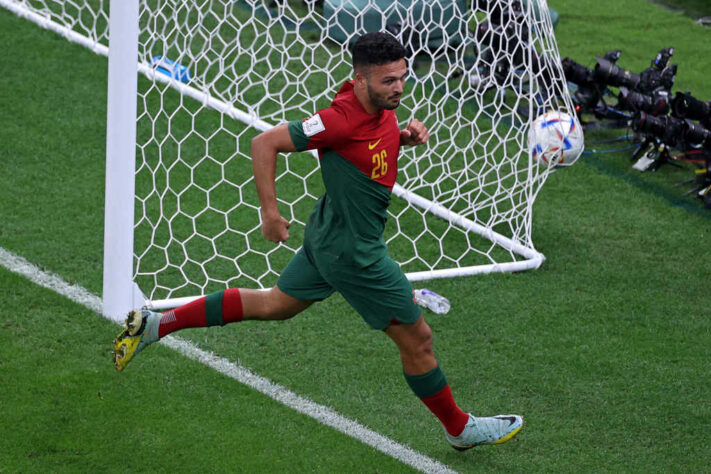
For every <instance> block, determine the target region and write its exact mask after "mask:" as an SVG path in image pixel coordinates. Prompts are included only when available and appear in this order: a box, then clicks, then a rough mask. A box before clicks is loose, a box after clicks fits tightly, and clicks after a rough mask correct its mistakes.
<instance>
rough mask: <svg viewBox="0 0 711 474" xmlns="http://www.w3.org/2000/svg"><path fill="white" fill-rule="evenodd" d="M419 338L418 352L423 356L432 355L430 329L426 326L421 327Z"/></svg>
mask: <svg viewBox="0 0 711 474" xmlns="http://www.w3.org/2000/svg"><path fill="white" fill-rule="evenodd" d="M419 337H420V345H419V352H421V353H423V354H432V353H433V350H432V329H431V328H430V327H429V326H428V325H427V324H423V325H422V328H421V329H420V332H419Z"/></svg>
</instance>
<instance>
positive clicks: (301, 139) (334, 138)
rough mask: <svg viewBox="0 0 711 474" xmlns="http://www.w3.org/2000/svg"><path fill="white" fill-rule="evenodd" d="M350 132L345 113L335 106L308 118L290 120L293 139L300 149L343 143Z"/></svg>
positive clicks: (328, 146)
mask: <svg viewBox="0 0 711 474" xmlns="http://www.w3.org/2000/svg"><path fill="white" fill-rule="evenodd" d="M350 132H351V127H349V126H348V120H347V118H346V116H345V114H344V113H342V112H341V111H340V110H338V109H336V108H333V107H329V108H327V109H322V110H319V111H318V113H316V114H315V115H313V116H311V117H309V118H307V119H303V120H294V121H293V122H289V134H290V135H291V141H292V142H294V146H295V147H296V149H297V150H298V151H304V150H313V149H315V148H331V147H332V146H334V145H336V144H342V143H343V141H344V140H345V139H347V138H348V137H349V135H350Z"/></svg>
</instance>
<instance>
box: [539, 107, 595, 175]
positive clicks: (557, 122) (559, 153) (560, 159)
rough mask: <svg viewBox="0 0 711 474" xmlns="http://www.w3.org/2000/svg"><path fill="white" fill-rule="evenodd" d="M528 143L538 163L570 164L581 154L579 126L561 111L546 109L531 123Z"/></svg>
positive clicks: (583, 145) (573, 119) (572, 118)
mask: <svg viewBox="0 0 711 474" xmlns="http://www.w3.org/2000/svg"><path fill="white" fill-rule="evenodd" d="M528 146H529V149H530V150H531V155H532V156H533V159H534V160H536V161H537V162H538V164H539V165H542V166H570V165H572V164H573V163H575V162H576V160H577V159H578V158H579V157H580V155H581V154H582V153H583V149H584V147H585V140H584V137H583V128H582V127H581V126H580V122H578V119H577V118H576V117H573V116H570V115H568V114H567V113H565V112H557V111H551V112H546V113H544V114H543V115H539V116H538V118H536V120H534V121H533V123H532V124H531V128H530V130H529V132H528Z"/></svg>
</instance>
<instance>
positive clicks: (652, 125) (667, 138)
mask: <svg viewBox="0 0 711 474" xmlns="http://www.w3.org/2000/svg"><path fill="white" fill-rule="evenodd" d="M632 128H633V129H634V130H635V131H636V132H640V133H644V134H646V135H652V136H654V137H656V138H658V139H660V140H661V141H662V142H663V143H665V144H667V145H669V146H675V145H677V144H679V145H693V146H698V147H703V148H704V149H706V150H711V131H709V130H708V129H707V128H705V127H704V126H703V125H701V124H698V123H695V122H692V121H691V120H689V119H680V118H676V117H672V116H671V115H662V116H661V117H654V116H653V115H649V114H647V113H645V112H640V113H638V114H637V115H635V117H634V119H633V120H632Z"/></svg>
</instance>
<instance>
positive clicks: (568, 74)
mask: <svg viewBox="0 0 711 474" xmlns="http://www.w3.org/2000/svg"><path fill="white" fill-rule="evenodd" d="M561 64H562V65H563V74H564V75H565V80H566V81H568V82H572V83H573V84H577V85H579V86H582V85H588V84H591V83H592V82H593V72H592V70H590V69H588V68H586V67H585V66H583V65H582V64H579V63H576V62H575V61H573V60H572V59H570V58H563V60H562V61H561Z"/></svg>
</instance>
